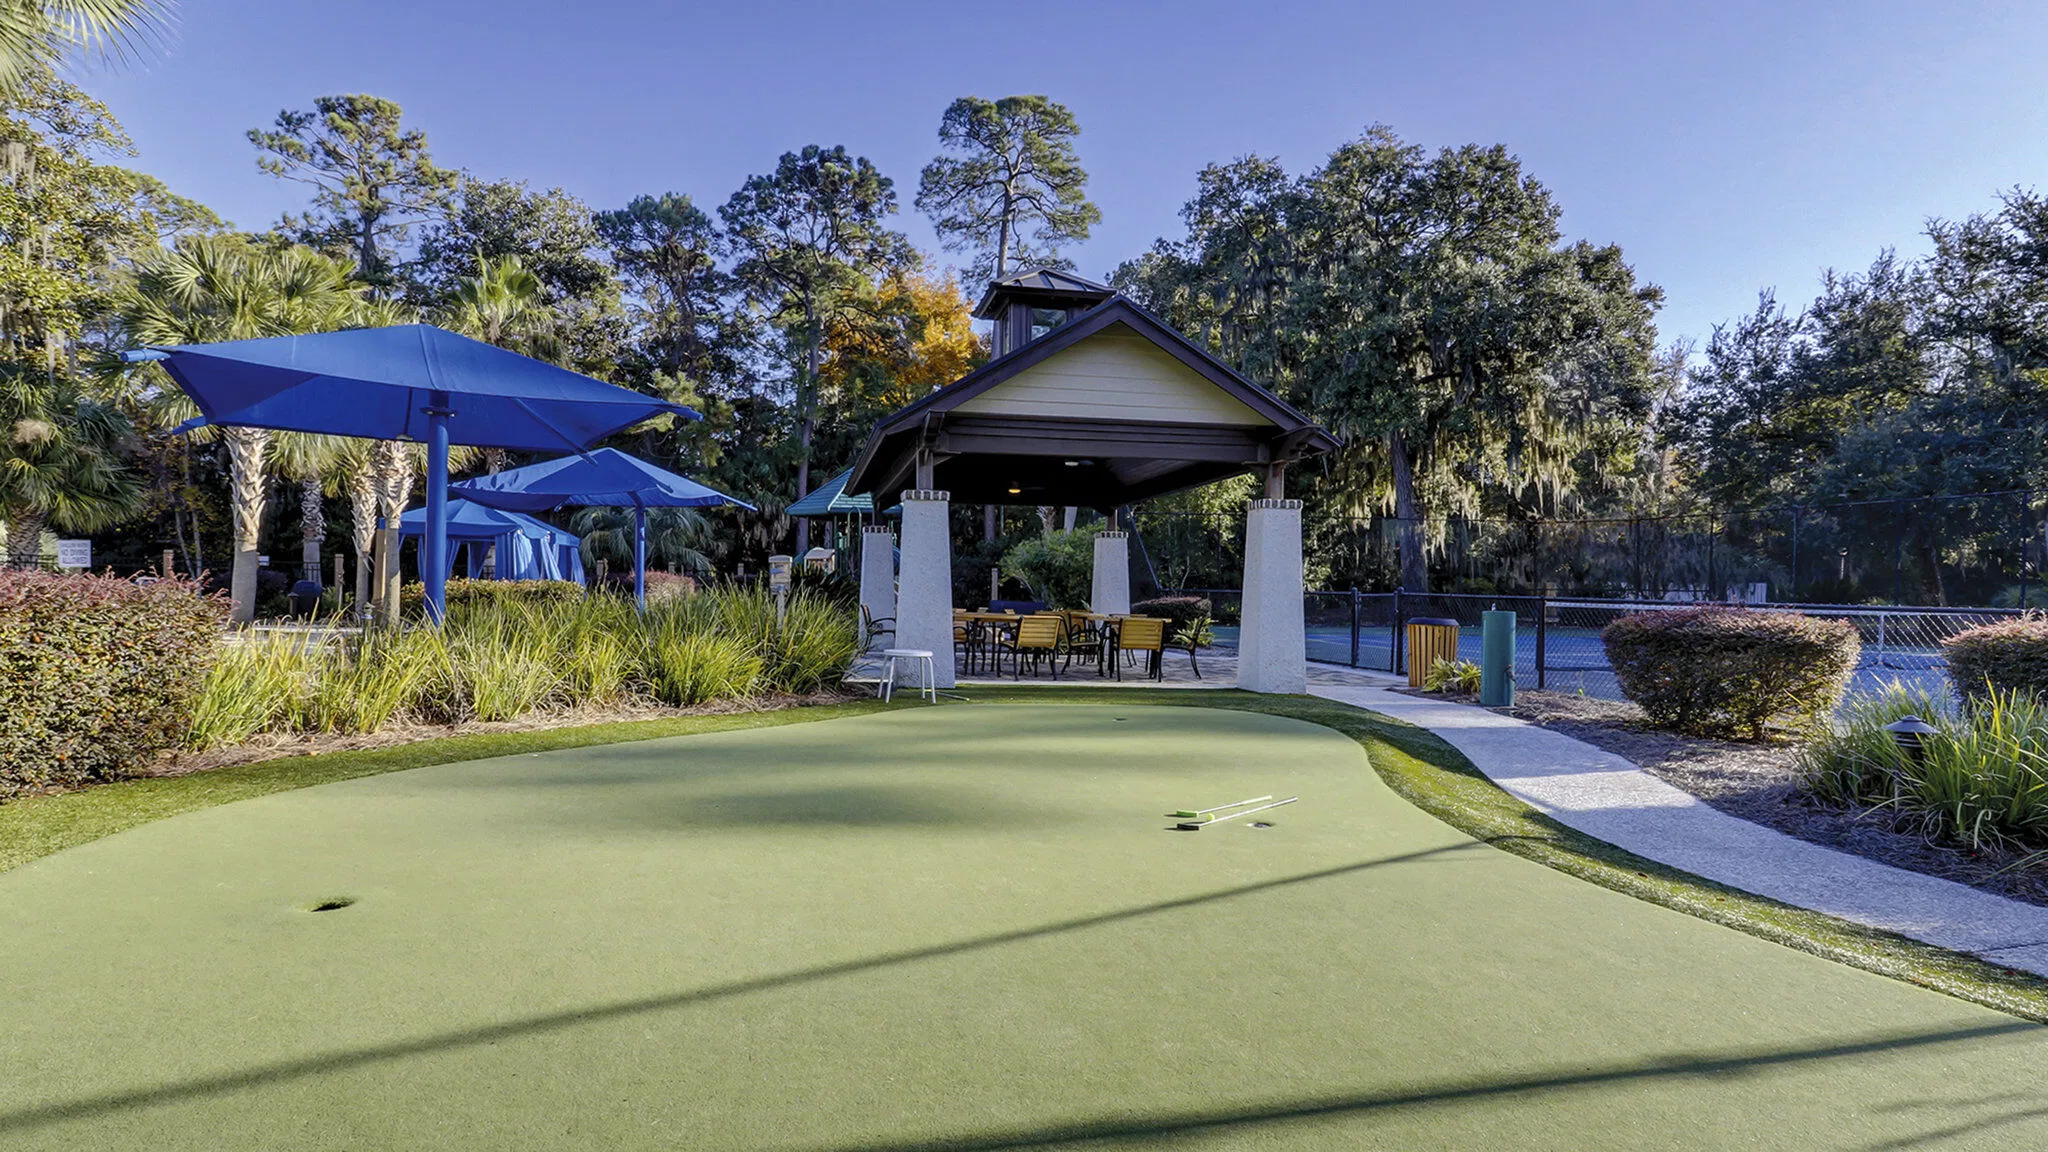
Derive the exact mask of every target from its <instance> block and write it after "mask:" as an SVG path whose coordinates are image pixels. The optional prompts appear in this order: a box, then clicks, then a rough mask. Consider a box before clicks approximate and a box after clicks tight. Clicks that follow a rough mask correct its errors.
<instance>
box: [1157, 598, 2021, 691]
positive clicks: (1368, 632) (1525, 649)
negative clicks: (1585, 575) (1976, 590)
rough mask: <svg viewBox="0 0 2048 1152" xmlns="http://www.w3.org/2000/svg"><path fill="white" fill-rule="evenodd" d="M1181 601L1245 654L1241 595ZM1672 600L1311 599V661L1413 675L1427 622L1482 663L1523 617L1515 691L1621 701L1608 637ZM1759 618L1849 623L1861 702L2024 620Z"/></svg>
mask: <svg viewBox="0 0 2048 1152" xmlns="http://www.w3.org/2000/svg"><path fill="white" fill-rule="evenodd" d="M1175 591H1176V592H1177V593H1179V594H1182V595H1195V596H1202V597H1205V598H1207V599H1208V600H1209V601H1210V603H1211V604H1212V605H1213V606H1214V612H1213V614H1214V616H1215V618H1216V619H1217V620H1218V621H1219V624H1218V626H1217V628H1216V642H1217V645H1218V646H1219V647H1223V648H1235V647H1236V644H1237V627H1236V625H1237V623H1238V607H1239V603H1240V600H1241V595H1240V593H1238V592H1237V591H1235V590H1232V589H1220V588H1182V589H1176V590H1175ZM1688 603H1708V602H1705V601H1701V602H1674V601H1668V600H1587V599H1567V598H1560V597H1550V596H1493V595H1472V594H1458V593H1440V594H1430V595H1417V594H1414V593H1404V592H1380V593H1372V592H1329V591H1312V592H1308V593H1306V594H1305V595H1304V598H1303V604H1302V610H1303V611H1302V616H1303V622H1304V624H1305V633H1306V648H1307V656H1308V658H1309V659H1310V660H1312V661H1315V662H1317V663H1322V664H1341V665H1344V666H1346V667H1351V668H1363V669H1370V670H1373V671H1379V672H1393V673H1396V674H1405V673H1406V671H1407V664H1408V654H1407V637H1406V625H1407V623H1408V622H1409V621H1411V620H1415V619H1418V618H1432V619H1440V620H1456V621H1457V622H1458V625H1459V629H1458V656H1459V658H1460V659H1463V660H1470V661H1472V662H1474V663H1477V662H1478V661H1479V651H1480V632H1479V626H1480V615H1481V613H1484V612H1486V611H1487V610H1489V609H1495V608H1498V609H1502V610H1505V611H1509V612H1513V613H1514V614H1515V665H1514V667H1515V685H1516V687H1518V688H1541V689H1548V690H1550V691H1555V692H1573V693H1580V694H1583V695H1587V696H1595V697H1599V698H1601V699H1607V700H1619V699H1621V698H1622V695H1621V688H1620V685H1619V684H1618V683H1617V682H1616V680H1615V678H1614V668H1613V665H1611V664H1609V663H1608V661H1607V649H1606V646H1605V645H1604V644H1603V643H1602V642H1601V639H1600V633H1601V631H1602V630H1603V629H1605V628H1606V627H1607V625H1609V624H1611V623H1613V622H1614V621H1615V620H1617V619H1619V618H1621V617H1622V616H1626V615H1630V614H1633V613H1638V612H1654V611H1659V610H1662V609H1667V608H1678V607H1685V606H1687V605H1688ZM1755 607H1757V608H1767V609H1771V610H1774V611H1793V612H1802V613H1805V614H1807V615H1809V616H1819V617H1825V618H1828V619H1837V620H1846V621H1848V622H1849V623H1850V624H1852V625H1854V626H1855V628H1856V633H1857V635H1858V637H1859V638H1861V640H1862V642H1863V654H1862V656H1861V658H1860V659H1859V661H1858V663H1857V667H1856V672H1855V675H1854V677H1853V678H1852V679H1851V681H1850V685H1849V691H1850V692H1851V693H1852V694H1868V693H1874V692H1878V691H1881V690H1883V689H1884V688H1885V686H1887V685H1889V684H1891V683H1893V682H1894V681H1897V682H1900V683H1904V684H1907V685H1909V686H1914V687H1920V688H1925V689H1928V690H1930V691H1945V690H1946V689H1947V688H1948V686H1949V674H1948V661H1947V659H1946V658H1945V657H1944V656H1943V655H1942V651H1941V643H1942V641H1944V640H1946V639H1948V638H1949V637H1951V636H1954V635H1955V634H1957V633H1959V632H1962V631H1964V630H1966V629H1970V628H1975V627H1978V626H1979V625H1983V624H1990V623H1994V622H1996V621H1999V620H2007V619H2011V618H2012V617H2014V616H2016V615H2019V614H2020V613H2019V610H2017V609H2002V608H1912V607H1906V608H1896V607H1880V608H1848V607H1843V606H1841V605H1836V604H1759V605H1755Z"/></svg>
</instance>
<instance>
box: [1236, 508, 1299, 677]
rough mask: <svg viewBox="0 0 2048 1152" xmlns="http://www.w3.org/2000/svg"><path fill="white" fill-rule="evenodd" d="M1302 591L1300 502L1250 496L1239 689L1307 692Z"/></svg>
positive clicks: (1239, 644) (1239, 656) (1246, 519)
mask: <svg viewBox="0 0 2048 1152" xmlns="http://www.w3.org/2000/svg"><path fill="white" fill-rule="evenodd" d="M1304 591H1305V590H1304V589H1303V587H1302V567H1301V501H1299V500H1280V499H1273V498H1267V499H1263V500H1254V501H1252V502H1251V508H1250V509H1249V510H1248V511H1247V512H1246V514H1245V534H1244V606H1243V620H1242V628H1241V629H1240V631H1239V634H1238V645H1237V686H1238V687H1239V688H1242V689H1244V690H1245V691H1247V692H1273V693H1285V694H1296V695H1298V694H1300V693H1303V692H1306V691H1308V649H1307V635H1306V622H1305V620H1304V619H1303V615H1304V611H1303V600H1304Z"/></svg>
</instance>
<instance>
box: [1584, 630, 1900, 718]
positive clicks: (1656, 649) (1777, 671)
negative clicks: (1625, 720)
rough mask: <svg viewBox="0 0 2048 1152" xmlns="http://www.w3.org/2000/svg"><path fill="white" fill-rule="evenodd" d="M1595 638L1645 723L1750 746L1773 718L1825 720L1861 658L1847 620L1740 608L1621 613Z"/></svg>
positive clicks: (1853, 632)
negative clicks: (1745, 742) (1728, 738)
mask: <svg viewBox="0 0 2048 1152" xmlns="http://www.w3.org/2000/svg"><path fill="white" fill-rule="evenodd" d="M1600 638H1601V640H1602V641H1603V642H1604V643H1605V645H1606V647H1607V660H1608V662H1609V663H1610V664H1612V665H1613V666H1614V676H1615V679H1616V680H1619V681H1620V682H1621V690H1622V693H1623V694H1624V695H1626V696H1627V697H1628V698H1629V699H1630V700H1633V701H1635V702H1636V703H1637V704H1638V705H1640V706H1641V707H1642V709H1643V711H1644V712H1645V713H1646V714H1648V716H1649V717H1650V721H1651V723H1653V724H1656V725H1658V726H1660V727H1664V728H1670V729H1673V730H1675V731H1679V732H1686V733H1691V734H1693V735H1699V736H1739V737H1745V738H1748V739H1752V740H1755V739H1760V738H1762V736H1763V732H1764V725H1765V724H1767V723H1769V722H1770V721H1772V720H1774V719H1777V718H1779V717H1787V718H1790V719H1792V720H1794V721H1795V722H1799V723H1802V724H1807V725H1811V724H1813V723H1815V722H1817V721H1819V720H1821V719H1823V718H1824V717H1826V716H1827V715H1828V714H1829V713H1830V712H1832V711H1833V710H1834V708H1835V706H1836V705H1838V704H1840V703H1841V701H1842V693H1843V692H1844V691H1846V690H1847V688H1848V686H1849V676H1850V674H1851V673H1853V672H1854V671H1855V670H1856V660H1857V657H1858V656H1859V655H1861V653H1862V644H1861V643H1860V642H1859V641H1858V640H1857V638H1856V629H1855V627H1854V626H1853V625H1851V624H1849V623H1848V622H1847V621H1843V620H1821V619H1817V618H1815V617H1812V616H1802V615H1800V614H1799V613H1797V612H1756V611H1751V610H1750V609H1747V608H1722V607H1700V608H1673V609H1667V610H1665V611H1660V612H1644V613H1641V614H1640V615H1635V616H1624V617H1622V618H1621V619H1619V620H1616V621H1615V622H1614V623H1612V624H1609V625H1608V626H1607V629H1606V631H1604V632H1602V633H1601V634H1600Z"/></svg>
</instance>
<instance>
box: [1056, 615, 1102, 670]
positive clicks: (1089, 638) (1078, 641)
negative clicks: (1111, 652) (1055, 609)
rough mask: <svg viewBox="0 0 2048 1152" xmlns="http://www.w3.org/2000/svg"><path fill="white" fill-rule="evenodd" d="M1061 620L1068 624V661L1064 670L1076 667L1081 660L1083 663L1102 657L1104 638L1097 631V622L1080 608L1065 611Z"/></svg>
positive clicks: (1063, 666) (1063, 665) (1064, 665)
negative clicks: (1075, 663) (1075, 664)
mask: <svg viewBox="0 0 2048 1152" xmlns="http://www.w3.org/2000/svg"><path fill="white" fill-rule="evenodd" d="M1060 618H1061V619H1062V620H1064V621H1065V622H1066V628H1067V643H1066V650H1067V659H1066V663H1065V664H1062V665H1061V667H1062V668H1071V667H1073V666H1074V660H1075V659H1076V658H1079V659H1080V660H1081V662H1082V663H1084V664H1085V663H1087V662H1088V661H1090V660H1096V659H1099V658H1100V657H1101V655H1102V637H1101V635H1100V634H1099V633H1097V632H1096V630H1095V622H1094V621H1093V620H1090V619H1088V613H1086V612H1083V611H1081V610H1080V609H1078V608H1068V609H1063V610H1062V611H1061V612H1060Z"/></svg>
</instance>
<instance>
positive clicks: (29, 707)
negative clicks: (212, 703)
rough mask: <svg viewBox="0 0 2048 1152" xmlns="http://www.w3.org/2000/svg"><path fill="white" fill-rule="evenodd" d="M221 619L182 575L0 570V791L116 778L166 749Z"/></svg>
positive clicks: (223, 609)
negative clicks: (140, 579)
mask: <svg viewBox="0 0 2048 1152" xmlns="http://www.w3.org/2000/svg"><path fill="white" fill-rule="evenodd" d="M226 617H227V603H226V601H225V600H223V599H221V598H220V597H217V596H207V595H203V594H202V593H201V592H200V589H199V586H198V585H197V584H196V583H193V582H190V581H185V580H159V581H156V582H155V583H151V584H134V583H130V582H129V581H126V580H122V579H119V578H118V577H114V576H93V575H77V576H58V575H53V574H50V573H45V572H23V571H11V570H0V718H4V720H5V722H4V723H0V793H4V792H7V791H13V790H17V789H25V788H44V787H51V786H71V785H77V784H85V783H90V782H92V781H97V780H112V779H117V778H119V777H121V776H123V775H126V774H127V773H129V772H130V771H132V770H133V769H134V768H135V767H136V766H138V765H139V764H141V763H143V762H144V761H146V760H148V759H149V758H150V757H152V756H154V755H155V754H156V753H157V752H158V751H159V750H162V749H165V748H170V747H174V746H176V745H177V744H178V742H179V741H180V740H182V739H183V737H184V734H185V728H186V725H188V724H189V723H190V722H191V717H192V702H193V700H194V698H195V697H196V696H197V694H198V692H199V690H200V687H201V685H202V684H204V683H205V682H206V677H207V669H208V668H209V667H211V666H212V664H213V662H214V659H215V658H216V656H217V655H218V654H219V651H220V638H221V632H220V630H221V624H222V622H223V621H224V620H225V619H226Z"/></svg>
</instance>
